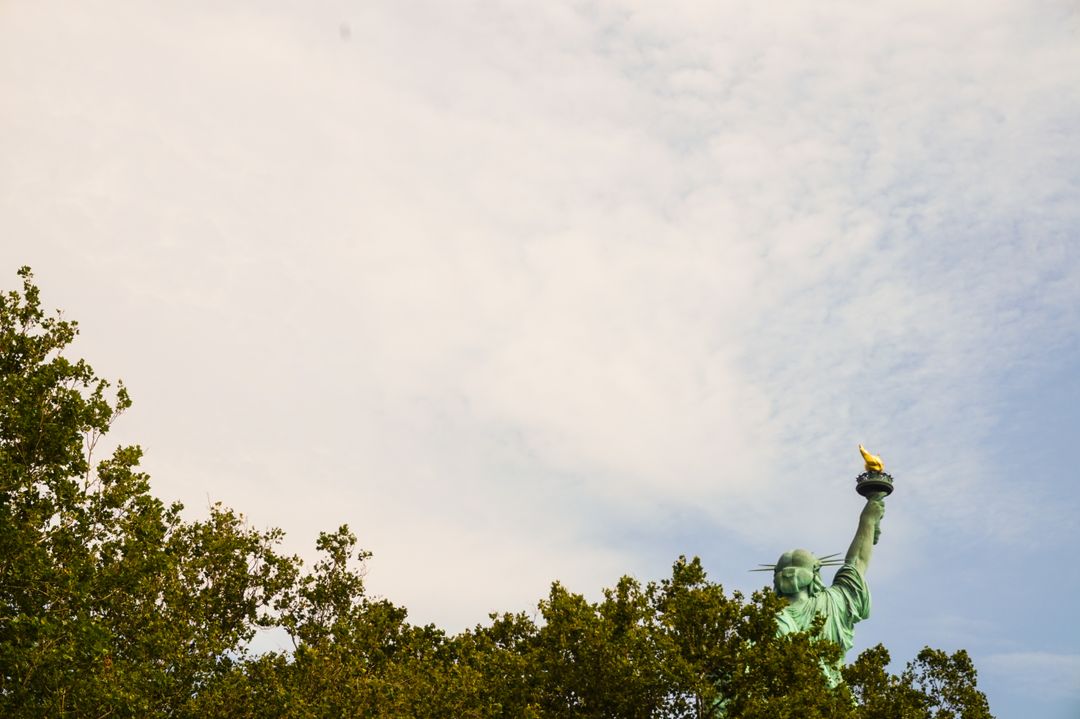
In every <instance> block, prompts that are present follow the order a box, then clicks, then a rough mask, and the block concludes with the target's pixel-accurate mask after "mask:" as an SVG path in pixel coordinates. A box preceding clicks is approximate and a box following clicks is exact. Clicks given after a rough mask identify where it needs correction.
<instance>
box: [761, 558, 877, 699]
mask: <svg viewBox="0 0 1080 719" xmlns="http://www.w3.org/2000/svg"><path fill="white" fill-rule="evenodd" d="M818 616H823V617H825V625H824V626H823V627H822V628H821V633H820V634H818V637H819V638H823V639H828V640H830V641H833V642H836V643H837V644H839V645H840V647H841V648H842V649H843V650H844V652H843V653H844V655H846V654H847V652H848V650H849V649H851V645H852V640H853V639H854V637H855V624H856V623H858V622H860V621H862V620H863V619H866V618H867V617H869V616H870V588H869V587H867V586H866V580H865V579H863V576H862V574H861V573H860V572H859V570H858V569H856V568H855V566H854V565H852V564H844V566H842V567H840V569H839V570H838V571H837V572H836V577H835V578H834V579H833V583H832V586H831V587H827V588H826V589H824V590H822V591H820V592H818V593H817V594H815V595H814V596H812V597H808V598H807V599H806V600H805V601H802V602H798V603H796V604H789V605H788V606H787V607H785V608H784V610H783V611H781V612H780V613H779V614H778V615H777V616H776V633H777V635H779V636H783V635H784V634H791V633H793V632H805V631H807V630H808V629H810V627H811V626H812V625H813V623H814V618H815V617H818ZM843 665H844V657H843V655H841V657H840V661H838V662H837V663H836V664H835V665H833V666H823V667H822V669H823V670H824V671H825V674H826V675H827V676H828V677H829V682H830V683H831V684H832V685H833V686H836V685H837V684H839V683H840V682H841V681H842V677H841V675H840V667H842V666H843Z"/></svg>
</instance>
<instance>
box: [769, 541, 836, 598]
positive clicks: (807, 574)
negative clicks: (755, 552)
mask: <svg viewBox="0 0 1080 719" xmlns="http://www.w3.org/2000/svg"><path fill="white" fill-rule="evenodd" d="M821 565H822V562H821V560H820V559H818V558H817V557H815V556H814V555H813V553H811V552H809V551H807V550H805V549H793V550H791V551H790V552H784V553H783V554H781V555H780V559H778V560H776V564H775V565H773V589H775V590H776V593H777V594H779V595H780V596H783V597H792V596H795V595H796V594H798V593H799V592H801V591H802V590H804V589H805V590H806V591H807V593H808V594H809V595H810V596H811V597H812V596H814V595H815V594H817V593H818V592H820V591H822V590H823V589H825V583H824V582H822V581H821Z"/></svg>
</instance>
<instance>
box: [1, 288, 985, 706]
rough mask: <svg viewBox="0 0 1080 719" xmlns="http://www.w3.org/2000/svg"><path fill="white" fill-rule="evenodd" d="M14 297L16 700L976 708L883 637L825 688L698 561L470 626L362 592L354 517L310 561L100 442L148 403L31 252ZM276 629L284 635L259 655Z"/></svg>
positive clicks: (813, 654) (934, 670)
mask: <svg viewBox="0 0 1080 719" xmlns="http://www.w3.org/2000/svg"><path fill="white" fill-rule="evenodd" d="M19 276H20V277H21V280H22V287H21V289H16V290H11V291H9V292H6V293H3V294H0V716H5V717H12V718H13V719H15V718H23V717H26V718H31V717H32V718H34V719H38V718H40V717H53V718H56V719H60V718H67V717H72V718H74V717H79V718H83V717H85V718H87V719H90V718H93V719H107V718H127V717H131V718H142V717H250V718H262V717H266V718H271V717H274V718H276V717H290V718H291V717H295V718H297V719H300V718H303V719H309V718H310V719H316V718H319V719H321V718H323V717H326V718H330V717H333V718H334V719H337V718H339V717H387V718H389V717H433V718H434V717H439V718H442V717H475V718H477V719H479V718H481V717H514V718H517V717H537V718H540V717H551V718H556V717H559V718H561V717H567V718H569V717H581V718H586V717H590V718H591V717H596V718H600V717H610V718H623V717H625V718H628V719H629V718H637V717H641V718H645V717H650V718H660V717H664V718H669V717H670V718H674V717H702V718H703V717H732V718H734V717H746V718H748V719H756V718H758V717H761V718H765V717H769V718H770V719H776V718H780V719H783V718H786V717H792V718H794V717H799V718H800V719H807V718H811V717H839V718H841V719H844V718H852V719H854V718H856V717H859V718H867V719H886V718H888V719H896V718H899V719H916V718H924V717H925V718H928V719H929V718H932V719H954V718H960V717H963V718H964V719H983V718H986V717H990V716H991V714H990V712H989V708H988V705H987V701H986V698H985V696H984V695H983V694H982V692H980V691H979V689H978V688H977V684H976V671H975V668H974V666H973V664H972V662H971V660H970V658H969V657H968V655H967V654H966V653H965V652H964V651H957V652H955V653H952V654H949V653H946V652H942V651H939V650H935V649H930V648H927V649H924V650H923V651H922V652H920V653H919V654H918V655H917V656H916V657H915V658H914V659H912V661H911V662H909V663H908V664H907V666H906V668H905V669H903V670H902V671H900V672H899V673H891V672H890V671H889V669H888V666H889V662H890V657H889V653H888V651H887V650H886V649H885V648H884V647H883V646H880V645H879V646H877V647H874V648H872V649H869V650H867V651H865V652H863V653H862V654H861V655H860V656H859V657H858V658H857V659H856V660H855V661H854V662H853V663H852V664H850V665H849V666H848V667H846V668H845V670H844V679H845V683H844V684H841V685H840V686H838V687H836V688H831V687H830V686H829V684H828V682H827V681H826V679H825V677H824V674H823V673H822V671H821V669H820V667H821V665H822V663H823V662H825V663H827V662H831V661H834V660H835V659H836V657H837V656H838V651H839V650H838V648H837V647H836V646H834V645H832V644H831V643H829V642H822V641H812V640H811V639H810V638H809V636H807V635H805V634H796V635H788V636H784V637H777V636H776V628H775V619H774V617H775V615H776V612H777V611H778V609H779V608H780V606H781V604H780V602H781V601H782V600H780V599H779V598H778V597H776V596H774V595H773V594H772V593H771V592H766V591H760V592H755V593H753V594H752V595H751V596H744V595H742V594H740V593H738V592H732V593H730V594H729V593H726V592H725V591H724V589H723V587H722V586H721V585H719V584H717V583H714V582H712V581H710V580H709V579H708V577H707V576H706V574H705V571H704V570H703V569H702V566H701V562H700V561H699V560H698V559H697V558H693V559H686V558H684V557H680V558H678V560H677V561H675V562H674V564H673V566H672V569H671V574H670V576H669V577H667V578H664V579H662V580H659V581H654V582H648V583H645V584H642V583H641V582H639V581H637V580H635V579H633V578H631V577H623V578H622V579H620V580H619V581H618V582H617V583H616V584H615V586H613V587H611V588H608V589H605V590H604V592H603V598H602V599H601V600H599V601H596V602H590V601H588V600H586V599H585V598H584V597H583V596H582V595H581V594H577V593H575V592H573V591H571V590H569V589H568V588H566V587H564V586H563V585H561V584H560V583H558V582H555V583H554V584H552V586H551V590H550V592H549V593H548V595H547V596H546V597H545V598H543V599H541V600H540V601H539V603H538V606H537V611H536V612H535V613H534V614H528V613H517V614H514V613H504V614H493V615H491V616H490V618H489V621H488V622H486V623H484V624H481V625H478V626H476V627H474V628H472V629H468V630H466V631H463V632H461V633H458V634H450V633H447V632H445V631H443V630H441V629H439V628H438V627H436V626H434V625H424V626H419V625H415V624H412V623H410V622H409V620H408V612H407V611H406V609H405V608H404V607H401V606H398V605H395V604H394V603H392V602H391V601H388V600H386V599H382V598H377V597H373V596H371V595H369V594H368V593H367V591H366V590H365V587H364V581H363V575H364V571H363V565H364V561H365V560H366V559H367V558H368V557H369V556H370V555H369V554H368V553H366V552H364V551H363V550H361V549H359V547H358V544H357V539H356V537H355V536H354V535H353V533H352V532H351V531H350V530H349V528H348V527H345V526H342V527H340V528H339V529H337V530H335V531H329V532H324V533H322V534H321V535H320V536H319V538H318V540H317V543H316V548H317V550H318V556H319V559H318V561H316V562H315V563H314V565H313V566H310V567H307V566H305V565H304V563H303V562H302V561H301V560H300V559H299V558H298V557H295V556H290V555H287V554H285V553H283V552H282V551H281V549H280V545H281V540H282V536H283V535H282V532H281V531H280V530H277V529H272V530H268V531H260V530H257V529H254V528H252V527H251V526H249V525H248V524H247V523H246V522H245V520H244V518H243V516H242V515H241V514H239V513H237V512H235V511H234V510H232V509H229V508H226V507H223V506H220V505H215V506H213V507H211V508H210V511H209V515H208V516H207V517H206V518H205V519H200V520H196V521H191V520H187V519H185V518H184V517H183V516H182V509H183V508H182V506H181V505H179V504H177V503H172V504H167V503H165V502H163V501H162V500H161V499H159V498H158V497H156V496H155V495H154V494H153V493H152V491H151V486H150V478H149V477H148V476H147V475H146V474H145V473H144V472H142V471H140V469H139V461H140V456H141V450H140V448H139V447H137V446H122V447H117V448H115V449H114V450H113V451H112V452H111V453H109V454H108V455H107V456H104V457H100V458H99V457H98V453H99V452H101V448H100V445H101V444H102V442H101V440H102V438H103V437H104V436H105V435H106V433H107V432H108V431H109V428H110V426H111V425H112V423H113V422H114V421H115V420H116V418H117V417H118V416H119V415H120V414H121V413H122V412H124V411H125V410H126V409H128V408H129V407H130V405H131V400H130V398H129V396H128V392H127V390H126V388H125V387H124V386H123V384H122V383H116V384H115V385H113V384H111V383H110V382H108V381H106V380H104V379H102V378H100V377H98V376H97V374H95V372H94V371H93V369H92V368H91V367H90V365H89V364H87V363H86V362H85V361H84V360H81V359H74V360H73V359H70V358H68V357H67V356H66V355H65V349H66V348H67V347H68V345H69V344H70V343H71V342H72V340H73V339H74V338H75V336H76V334H77V332H78V325H77V323H76V322H74V321H71V320H68V319H65V317H64V316H63V315H62V314H61V313H59V312H55V313H51V314H50V313H47V312H46V311H45V310H43V309H42V304H41V299H40V293H39V290H38V288H37V287H36V285H35V284H34V282H33V276H32V274H31V272H30V270H29V269H28V268H22V269H21V270H20V271H19ZM268 627H280V628H281V629H283V630H284V631H285V632H287V633H288V636H289V637H290V638H291V639H292V643H293V647H294V649H293V650H291V651H286V652H262V653H259V652H253V651H252V650H251V649H250V648H249V644H250V641H251V639H252V637H253V636H254V635H255V632H256V631H258V630H259V629H262V628H268Z"/></svg>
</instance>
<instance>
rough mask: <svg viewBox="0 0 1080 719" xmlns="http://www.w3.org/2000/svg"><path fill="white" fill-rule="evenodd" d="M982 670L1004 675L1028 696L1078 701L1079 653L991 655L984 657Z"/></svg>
mask: <svg viewBox="0 0 1080 719" xmlns="http://www.w3.org/2000/svg"><path fill="white" fill-rule="evenodd" d="M983 667H984V670H985V671H987V672H988V673H993V674H999V675H1005V676H1007V677H1008V679H1009V681H1010V682H1011V683H1012V684H1014V685H1016V686H1018V687H1021V688H1022V689H1023V690H1024V691H1025V692H1026V693H1027V694H1028V695H1030V696H1038V697H1047V696H1050V697H1066V698H1067V697H1072V698H1074V699H1075V700H1077V701H1078V702H1080V654H1063V653H1054V652H1009V653H1003V654H991V655H990V656H988V657H986V658H985V660H984V664H983Z"/></svg>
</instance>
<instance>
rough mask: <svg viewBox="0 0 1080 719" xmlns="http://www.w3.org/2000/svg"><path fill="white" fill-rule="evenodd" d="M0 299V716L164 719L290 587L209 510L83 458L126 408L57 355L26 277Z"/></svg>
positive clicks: (283, 567) (249, 533)
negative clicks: (189, 512)
mask: <svg viewBox="0 0 1080 719" xmlns="http://www.w3.org/2000/svg"><path fill="white" fill-rule="evenodd" d="M19 275H20V276H21V277H22V280H23V292H22V294H21V295H20V294H19V293H18V292H9V293H7V294H5V295H2V296H0V714H2V715H4V716H9V717H20V716H25V717H41V716H53V717H81V716H88V717H89V716H93V717H101V716H113V717H123V716H132V717H134V716H140V717H141V716H153V715H162V716H164V715H175V714H177V713H179V712H181V711H182V709H183V707H184V706H185V705H186V704H187V703H188V702H189V701H190V700H191V698H192V697H193V696H194V695H195V694H196V693H197V692H198V691H199V690H200V689H201V688H202V687H205V686H207V685H208V684H209V683H211V682H212V681H213V680H214V679H215V677H216V676H218V675H220V674H221V673H223V672H224V671H225V670H226V669H227V668H228V667H229V666H230V664H232V663H234V662H235V661H237V660H238V659H239V658H241V657H242V655H243V648H244V646H245V645H246V643H247V641H248V640H249V639H250V638H251V636H252V633H253V632H254V629H255V627H256V626H257V625H258V624H259V623H261V622H262V623H265V622H267V621H269V619H268V615H267V613H266V610H267V609H268V605H269V602H270V601H271V599H272V598H273V597H275V596H276V595H277V594H278V593H279V592H280V591H281V590H282V589H283V588H284V586H287V585H288V584H289V583H290V582H291V579H292V577H293V576H294V575H295V571H296V570H295V562H294V560H293V559H291V558H286V557H281V556H279V555H278V554H276V553H275V551H274V546H275V544H276V543H277V542H278V541H279V539H280V536H281V534H280V532H278V531H277V530H271V531H269V532H259V531H256V530H253V529H251V528H249V527H247V526H246V525H245V523H244V521H243V519H242V517H241V516H240V515H238V514H236V513H234V512H232V511H231V510H228V509H225V508H222V507H220V506H215V507H212V508H211V510H210V513H209V517H208V518H207V519H205V520H202V521H195V522H185V521H184V520H183V519H182V516H181V511H182V507H181V506H180V505H179V504H172V505H169V506H166V505H165V504H164V503H163V502H161V501H160V500H159V499H157V498H156V497H154V496H153V495H152V494H151V493H150V490H149V478H148V477H147V476H146V475H145V474H144V473H142V472H140V471H139V470H138V464H139V459H140V457H141V450H140V448H139V447H118V448H116V449H115V450H114V451H113V453H112V455H111V456H109V457H108V458H106V459H104V460H103V461H100V462H98V463H97V464H96V466H95V465H94V464H93V461H92V460H93V453H94V451H95V449H96V448H97V446H98V444H99V442H100V440H101V439H102V437H103V436H104V435H105V433H107V432H108V430H109V428H110V427H111V425H112V423H113V422H114V421H115V420H116V418H117V417H118V416H119V415H120V414H121V413H122V412H123V411H124V410H126V409H127V408H128V407H129V406H130V405H131V401H130V399H129V397H128V393H127V391H126V389H125V388H124V387H123V385H122V384H119V383H118V384H117V387H116V391H115V392H113V393H112V394H111V396H110V392H109V390H110V383H109V382H107V381H106V380H104V379H101V378H98V377H97V376H96V375H95V374H94V371H93V369H92V368H91V367H90V365H88V364H87V363H86V362H85V361H83V360H77V361H71V360H69V359H68V358H67V357H65V356H64V349H65V348H66V347H67V346H68V345H69V344H70V343H71V341H72V340H73V339H74V338H75V336H76V334H77V332H78V326H77V324H76V323H75V322H72V321H68V320H65V319H64V318H63V317H62V316H61V315H60V314H59V313H57V314H56V315H54V316H47V315H46V314H45V312H44V311H43V310H42V309H41V306H40V299H39V291H38V289H37V287H36V286H35V285H34V284H33V282H32V275H31V273H30V270H29V269H28V268H23V269H21V270H20V271H19Z"/></svg>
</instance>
